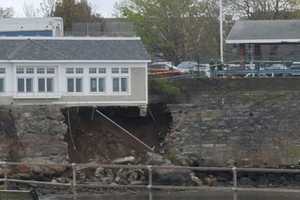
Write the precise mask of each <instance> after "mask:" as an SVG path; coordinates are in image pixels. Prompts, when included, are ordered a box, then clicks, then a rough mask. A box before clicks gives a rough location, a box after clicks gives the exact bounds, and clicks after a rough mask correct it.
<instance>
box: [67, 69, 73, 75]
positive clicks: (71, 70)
mask: <svg viewBox="0 0 300 200" xmlns="http://www.w3.org/2000/svg"><path fill="white" fill-rule="evenodd" d="M66 73H67V74H74V68H67V69H66Z"/></svg>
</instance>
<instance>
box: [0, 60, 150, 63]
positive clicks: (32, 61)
mask: <svg viewBox="0 0 300 200" xmlns="http://www.w3.org/2000/svg"><path fill="white" fill-rule="evenodd" d="M150 62H151V60H0V63H150Z"/></svg>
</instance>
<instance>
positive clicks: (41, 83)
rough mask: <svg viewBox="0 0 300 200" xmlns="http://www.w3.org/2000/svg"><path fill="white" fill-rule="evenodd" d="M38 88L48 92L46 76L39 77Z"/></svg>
mask: <svg viewBox="0 0 300 200" xmlns="http://www.w3.org/2000/svg"><path fill="white" fill-rule="evenodd" d="M38 90H39V92H46V83H45V79H44V78H39V79H38Z"/></svg>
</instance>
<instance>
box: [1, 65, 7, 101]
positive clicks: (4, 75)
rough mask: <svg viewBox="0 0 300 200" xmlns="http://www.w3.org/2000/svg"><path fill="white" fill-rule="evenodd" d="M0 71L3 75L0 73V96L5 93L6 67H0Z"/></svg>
mask: <svg viewBox="0 0 300 200" xmlns="http://www.w3.org/2000/svg"><path fill="white" fill-rule="evenodd" d="M0 69H4V73H0V79H2V80H3V91H0V95H3V94H4V93H5V92H6V83H5V81H6V74H7V69H6V67H2V66H0Z"/></svg>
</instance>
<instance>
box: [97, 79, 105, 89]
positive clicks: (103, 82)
mask: <svg viewBox="0 0 300 200" xmlns="http://www.w3.org/2000/svg"><path fill="white" fill-rule="evenodd" d="M98 87H99V92H105V78H99V82H98Z"/></svg>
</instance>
